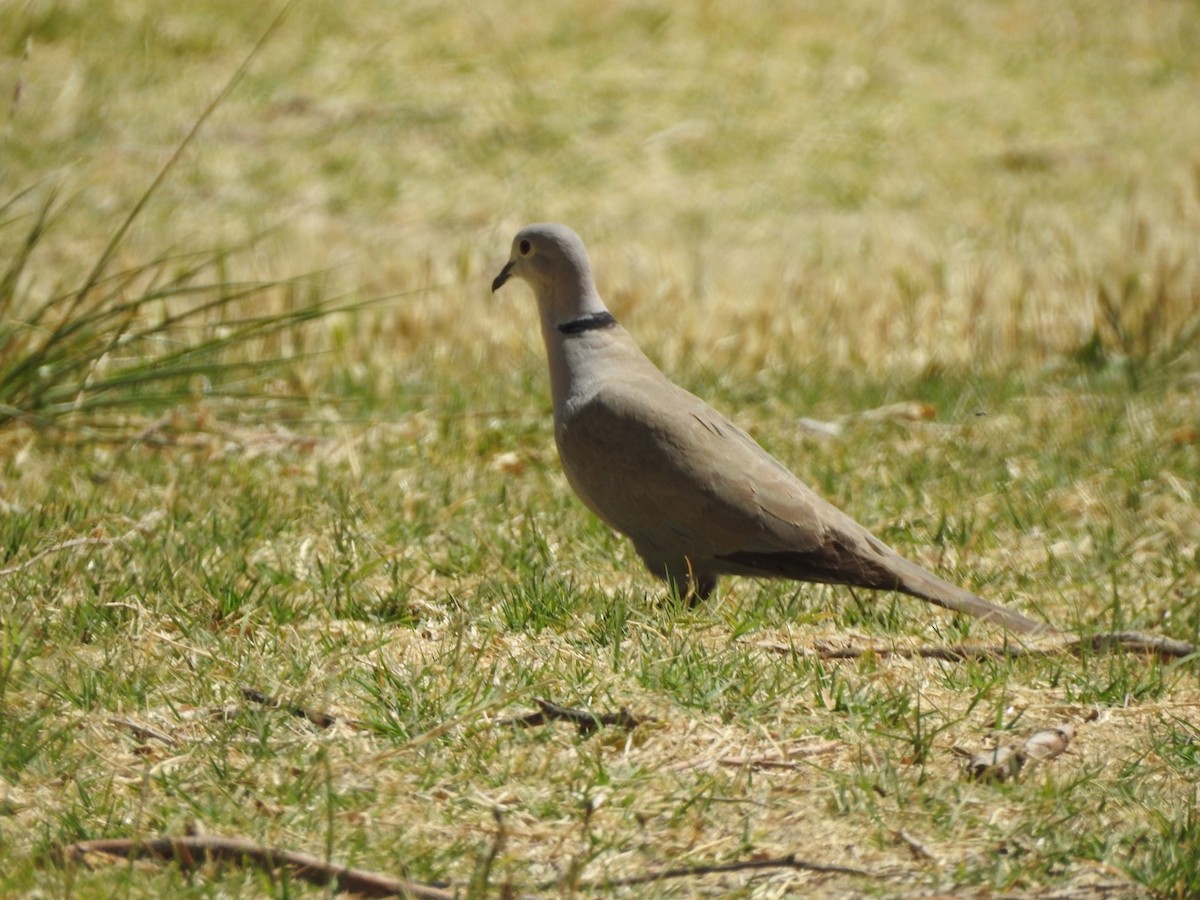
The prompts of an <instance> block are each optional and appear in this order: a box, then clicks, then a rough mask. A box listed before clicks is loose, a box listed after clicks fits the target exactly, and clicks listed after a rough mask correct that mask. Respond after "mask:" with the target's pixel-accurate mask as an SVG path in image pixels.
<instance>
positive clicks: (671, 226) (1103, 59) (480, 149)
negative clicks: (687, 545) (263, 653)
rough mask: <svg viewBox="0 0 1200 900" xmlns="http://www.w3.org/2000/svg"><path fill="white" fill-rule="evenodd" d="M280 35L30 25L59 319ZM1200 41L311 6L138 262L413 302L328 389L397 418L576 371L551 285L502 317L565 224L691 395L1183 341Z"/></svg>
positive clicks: (1165, 16)
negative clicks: (560, 358) (375, 402)
mask: <svg viewBox="0 0 1200 900" xmlns="http://www.w3.org/2000/svg"><path fill="white" fill-rule="evenodd" d="M276 9H277V7H271V6H268V5H264V4H247V3H235V2H230V0H198V2H195V3H190V4H187V5H178V4H168V3H142V2H130V0H86V2H85V0H77V2H70V0H63V2H17V3H8V4H5V5H4V6H3V7H0V42H2V45H0V49H2V51H3V55H2V58H0V88H2V89H3V92H4V95H5V96H6V97H7V99H8V103H7V109H6V111H5V114H4V119H3V122H4V126H3V135H2V139H0V185H2V187H3V191H4V193H5V197H4V199H11V198H12V197H13V196H14V195H16V194H18V193H19V192H21V191H23V190H26V189H32V191H30V193H29V194H28V195H26V196H25V197H24V198H22V199H21V201H20V202H18V203H17V204H16V205H15V206H12V207H10V208H9V209H7V210H6V212H7V216H6V218H8V219H9V220H10V221H11V220H13V219H15V218H16V217H17V216H18V215H19V214H25V213H27V212H28V211H29V210H31V209H34V208H36V207H37V204H39V203H41V202H43V201H44V198H45V194H46V192H47V191H48V190H49V189H51V188H55V189H57V191H58V193H59V197H60V198H61V199H62V200H63V205H62V208H61V211H60V216H59V218H58V220H57V221H56V222H55V225H54V229H53V232H52V236H51V237H50V238H48V239H46V240H43V241H42V242H41V245H40V246H39V247H38V248H37V256H36V259H34V260H33V261H32V263H31V265H30V266H29V267H28V268H27V270H26V271H25V272H24V273H23V278H24V280H25V283H26V284H27V286H28V291H27V292H26V296H27V300H30V301H31V300H35V299H36V298H37V297H38V296H39V291H40V292H42V293H44V292H46V291H50V290H52V289H54V287H55V286H56V285H62V284H69V283H71V282H72V280H75V281H79V280H81V279H82V278H83V276H84V275H85V274H86V273H87V271H88V270H89V269H90V267H91V266H92V265H93V264H94V262H95V260H96V258H97V257H98V255H99V254H100V252H101V251H102V249H103V247H104V245H105V243H106V241H108V239H109V238H110V237H111V236H112V234H113V232H114V230H115V228H116V227H117V225H118V224H119V223H120V221H121V220H122V218H123V217H124V216H125V215H126V214H127V212H128V210H129V209H130V208H131V207H132V206H133V204H134V203H135V202H136V201H137V199H138V198H139V196H140V195H141V193H142V192H143V191H144V190H145V189H146V187H147V185H148V183H149V181H150V180H151V178H152V177H153V175H154V173H155V172H156V171H157V170H158V169H159V168H160V167H161V166H162V165H163V164H164V162H165V161H166V160H167V158H168V157H169V156H170V154H171V153H172V151H173V149H174V148H175V147H176V146H177V145H178V143H179V142H180V140H181V139H182V138H183V136H184V135H185V134H186V132H187V131H188V129H189V128H190V127H191V125H192V124H193V123H194V122H195V121H196V120H197V118H198V116H199V115H200V112H201V111H202V110H203V108H204V107H205V105H206V104H207V103H208V102H209V101H210V100H211V99H212V98H213V97H214V96H215V94H216V93H217V91H218V90H219V88H220V86H221V85H222V84H224V83H225V81H226V80H227V79H228V78H229V77H230V76H231V74H232V73H233V71H234V70H235V69H236V67H237V66H238V64H239V63H240V62H241V61H242V60H243V59H244V58H245V57H246V56H247V55H248V53H249V52H250V50H251V48H252V47H253V46H254V44H255V42H256V41H257V40H258V38H259V37H260V35H262V33H263V32H264V30H265V29H266V28H267V26H268V24H269V23H270V21H271V19H272V18H273V16H274V15H275V12H276ZM1198 48H1200V8H1198V7H1197V6H1196V4H1194V3H1185V2H1178V0H1151V2H1145V3H1129V4H1125V3H1121V4H1094V3H1087V2H1062V3H1055V4H1049V5H1048V4H1045V3H1041V2H1036V0H1011V2H1003V3H992V2H976V3H961V2H958V0H946V2H931V3H922V4H909V3H899V2H889V3H878V2H874V0H872V2H856V0H851V2H841V0H839V2H806V3H767V4H761V5H754V6H747V5H746V4H744V3H737V2H732V0H728V2H722V0H713V2H705V3H699V4H694V5H691V6H687V7H679V6H678V5H676V4H669V3H665V2H663V3H659V2H653V0H638V2H612V3H599V4H597V3H564V4H553V5H547V4H533V3H521V2H516V3H514V2H504V3H495V2H486V0H485V2H481V3H477V4H472V5H471V6H470V7H469V8H468V7H465V6H461V5H457V4H442V3H434V2H370V0H368V2H362V3H356V4H353V5H347V4H342V3H335V2H332V0H302V2H298V3H296V4H295V6H294V7H293V8H292V9H291V10H290V13H289V15H288V16H287V17H286V19H285V21H284V22H283V23H282V25H281V27H280V28H279V29H278V30H277V31H276V32H275V33H274V34H273V35H272V37H271V38H270V39H269V41H268V42H267V43H266V45H265V47H264V48H263V49H262V51H261V53H260V54H259V55H258V56H257V57H256V58H255V59H253V60H252V62H251V64H250V67H249V71H248V74H247V75H246V77H245V78H244V80H243V81H242V82H241V83H239V84H238V85H237V86H236V88H235V90H234V91H233V93H232V95H231V96H230V97H229V98H228V99H226V100H225V101H224V102H222V103H221V104H220V106H219V108H218V109H217V111H216V113H215V115H214V117H213V119H212V120H211V121H210V122H208V123H207V124H206V126H205V127H204V129H203V130H202V131H201V133H200V135H199V138H198V140H197V141H196V142H195V143H194V144H193V145H192V146H190V147H189V148H188V149H187V151H186V153H185V154H184V157H183V159H182V160H181V162H180V164H179V165H178V167H177V168H176V169H175V170H173V171H172V172H171V173H170V176H169V177H168V179H167V180H166V182H165V183H164V185H163V186H162V187H161V188H160V189H159V190H158V191H157V193H156V194H155V195H154V196H153V198H152V199H151V202H150V203H149V204H148V205H147V207H146V208H145V210H143V211H142V213H141V214H140V215H139V217H138V218H137V220H136V221H135V223H134V227H133V229H132V230H131V232H130V234H129V235H128V237H127V238H126V240H125V241H124V242H123V244H122V245H121V247H120V250H119V253H118V258H117V260H116V263H117V265H118V266H120V265H124V266H136V265H140V264H142V263H144V262H145V261H146V260H147V259H156V258H158V257H160V256H162V255H165V254H171V253H180V252H191V251H196V250H200V249H210V248H233V247H238V248H242V249H241V250H240V251H239V252H237V253H234V254H232V255H231V256H230V258H229V259H228V260H226V261H225V262H224V263H223V266H224V267H225V268H223V270H222V271H223V273H225V274H226V275H227V277H229V278H242V277H253V278H257V279H286V278H293V277H297V276H305V275H308V274H310V273H315V272H318V271H320V272H321V273H322V274H321V275H320V276H319V277H314V278H313V279H312V280H311V284H312V285H315V287H314V288H313V289H314V290H316V291H317V292H318V293H320V294H321V295H322V296H355V297H362V298H367V297H377V296H383V295H392V294H403V296H401V297H398V298H397V299H395V300H394V301H393V302H390V303H387V304H384V305H383V306H382V307H380V308H376V309H374V310H372V311H371V312H369V313H366V312H364V313H361V314H354V315H349V314H348V315H344V316H340V317H334V318H333V319H331V320H329V322H327V323H326V331H325V332H324V333H323V334H322V336H320V337H311V336H310V338H309V339H308V340H309V341H310V342H313V344H312V345H311V346H309V345H306V346H305V347H303V348H297V349H306V350H311V349H313V348H314V346H317V347H320V348H323V349H327V348H328V347H329V346H335V347H336V349H337V353H336V354H334V355H333V356H327V357H324V358H323V359H324V362H312V363H308V364H306V366H307V368H305V369H304V371H299V370H297V371H294V372H293V374H292V377H293V378H294V379H299V380H301V381H304V380H306V379H307V380H308V381H310V382H313V383H318V382H319V383H324V384H325V385H326V386H327V387H328V386H329V384H330V382H329V377H331V375H332V372H336V373H337V377H338V378H340V379H342V380H343V386H344V387H346V389H348V390H354V391H359V392H361V394H362V395H363V396H365V397H382V396H386V395H387V394H388V392H390V391H392V390H394V389H395V386H396V383H397V381H398V380H401V379H402V378H403V377H404V374H405V373H407V374H411V373H412V372H414V371H417V370H421V369H427V368H431V369H435V370H436V369H440V368H442V367H445V366H446V365H447V364H448V363H453V364H454V365H456V366H458V365H468V364H469V365H472V366H476V365H480V366H485V367H489V368H493V369H496V370H500V369H503V370H506V371H512V370H514V369H519V370H522V371H523V370H525V369H526V367H528V368H529V371H533V369H534V368H535V367H538V366H540V365H541V363H540V353H541V351H540V347H539V346H538V337H537V334H536V331H535V329H534V327H533V326H534V318H533V315H532V312H531V310H530V309H529V307H530V306H531V304H530V302H529V300H528V297H527V296H524V295H523V292H522V291H513V292H512V293H511V294H509V295H502V296H500V297H498V298H496V299H492V298H490V296H489V293H488V285H489V281H490V278H491V276H492V275H493V274H494V273H495V271H496V270H497V269H498V268H499V266H500V265H501V264H502V263H503V261H504V260H505V258H506V256H507V253H508V247H509V242H510V240H511V236H512V234H513V233H514V231H515V230H516V229H517V228H518V227H519V226H521V225H522V224H525V223H527V222H530V221H537V220H558V221H562V222H565V223H567V224H569V225H571V226H572V227H573V228H575V229H576V230H577V231H578V232H579V233H580V234H581V236H582V237H583V238H584V240H585V242H586V243H587V244H588V246H589V249H590V250H591V253H592V256H593V260H594V263H595V266H596V268H597V274H598V279H599V283H600V287H601V291H602V293H603V294H604V295H605V296H606V298H607V299H608V301H609V303H610V305H611V306H612V307H613V308H614V310H615V312H616V313H617V314H618V316H620V317H621V318H623V319H624V320H625V321H626V324H627V325H628V326H629V327H630V328H631V329H632V330H633V331H634V333H635V335H636V336H637V337H638V339H639V340H640V342H641V343H642V344H643V345H644V346H646V348H647V349H648V350H649V351H650V353H651V355H652V356H654V357H655V358H656V359H657V360H658V361H659V362H660V363H662V364H663V365H664V366H666V367H667V368H669V369H671V370H673V371H675V372H677V373H680V374H681V375H682V376H683V377H685V378H687V377H688V375H689V373H691V374H692V375H693V376H695V374H696V373H697V372H698V371H699V370H700V369H716V370H720V371H724V372H732V373H735V374H736V373H742V374H745V373H748V372H754V371H760V370H763V369H765V368H770V367H776V368H779V369H781V370H783V371H788V370H792V369H795V370H797V371H798V372H803V371H809V372H811V371H814V370H821V371H834V372H836V371H846V372H866V373H868V375H869V377H871V378H875V379H878V378H885V377H893V376H896V375H897V374H903V373H908V374H915V373H920V372H922V371H926V370H928V369H929V367H931V366H932V367H952V368H969V369H971V370H976V371H979V370H984V371H986V370H988V369H990V368H1001V369H1011V368H1013V367H1017V368H1025V367H1035V368H1040V367H1043V366H1046V365H1048V364H1051V365H1052V364H1055V363H1056V361H1059V360H1062V359H1071V358H1078V357H1079V355H1080V354H1083V355H1084V356H1085V357H1086V358H1087V359H1088V360H1089V361H1091V362H1093V363H1095V362H1099V363H1100V364H1103V363H1105V362H1107V361H1111V360H1113V359H1118V360H1119V359H1122V358H1124V357H1126V356H1128V355H1129V354H1131V353H1141V354H1147V355H1151V354H1153V353H1157V352H1163V353H1167V352H1174V351H1175V350H1177V349H1178V347H1177V346H1175V345H1176V343H1177V342H1178V339H1179V337H1180V336H1181V335H1184V336H1186V335H1187V334H1188V332H1186V328H1187V326H1188V323H1190V322H1193V320H1194V318H1195V317H1196V315H1197V313H1198V311H1200V299H1198V296H1200V249H1198V248H1200V150H1197V148H1198V147H1200V104H1198V103H1197V98H1198V97H1200V52H1198ZM23 239H24V231H23V230H22V228H21V227H5V228H4V229H3V230H2V231H0V242H3V243H0V251H4V252H6V253H9V254H11V252H12V247H13V246H14V244H16V243H17V242H19V241H20V240H23ZM319 334H321V333H319ZM697 355H701V356H702V357H703V358H702V360H699V361H698V360H697ZM330 364H332V371H331V372H327V371H325V370H324V369H322V366H326V365H330ZM314 366H315V367H316V368H313V367H314Z"/></svg>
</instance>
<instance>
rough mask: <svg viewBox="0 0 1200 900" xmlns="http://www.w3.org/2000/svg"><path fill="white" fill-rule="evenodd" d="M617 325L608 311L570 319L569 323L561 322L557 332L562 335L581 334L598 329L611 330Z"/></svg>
mask: <svg viewBox="0 0 1200 900" xmlns="http://www.w3.org/2000/svg"><path fill="white" fill-rule="evenodd" d="M616 324H617V320H616V319H615V318H614V317H613V314H612V313H610V312H609V311H608V310H605V311H604V312H598V313H591V314H589V315H586V316H580V317H579V318H578V319H572V320H571V321H570V322H563V323H562V324H561V325H559V326H558V330H559V331H561V332H562V333H563V334H582V333H583V332H585V331H595V330H597V329H599V328H612V327H613V326H614V325H616Z"/></svg>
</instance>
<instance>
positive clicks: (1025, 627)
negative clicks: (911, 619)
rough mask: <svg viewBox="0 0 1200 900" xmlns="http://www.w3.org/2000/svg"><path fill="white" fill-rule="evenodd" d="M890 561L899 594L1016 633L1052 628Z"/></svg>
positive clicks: (898, 558)
mask: <svg viewBox="0 0 1200 900" xmlns="http://www.w3.org/2000/svg"><path fill="white" fill-rule="evenodd" d="M890 562H891V564H892V566H893V568H894V569H895V573H896V574H897V575H898V576H899V578H898V583H897V584H896V586H895V588H894V589H895V590H897V591H900V592H901V593H904V594H908V595H909V596H912V597H919V598H920V599H922V600H927V601H929V602H930V603H934V604H936V605H938V606H941V607H944V608H945V609H950V610H954V611H955V612H960V613H964V614H965V615H968V616H974V617H975V618H976V619H980V620H981V621H984V622H991V623H992V624H993V625H1000V626H1001V627H1003V628H1007V629H1008V630H1009V631H1013V632H1017V633H1019V634H1030V635H1033V634H1046V633H1049V632H1052V631H1054V629H1053V628H1052V627H1051V626H1049V625H1046V624H1045V623H1043V622H1036V621H1034V620H1033V619H1030V618H1028V617H1027V616H1023V615H1021V614H1020V613H1018V612H1013V611H1012V610H1011V609H1005V608H1004V607H1003V606H999V605H997V604H995V603H990V602H988V601H987V600H984V599H983V598H982V597H980V596H977V595H975V594H972V593H971V592H970V591H968V590H964V589H963V588H960V587H958V586H957V585H954V584H951V583H950V582H948V581H943V580H942V579H941V578H938V577H937V576H936V575H934V574H933V573H931V572H927V571H925V570H924V569H922V568H921V567H920V566H918V565H916V564H915V563H911V562H909V561H908V560H907V559H905V558H904V557H902V556H899V555H895V556H893V557H892V559H891V560H890Z"/></svg>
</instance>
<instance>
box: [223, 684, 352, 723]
mask: <svg viewBox="0 0 1200 900" xmlns="http://www.w3.org/2000/svg"><path fill="white" fill-rule="evenodd" d="M242 696H243V697H245V698H246V699H247V700H250V701H251V702H253V703H261V704H262V705H263V706H266V707H268V708H270V709H282V710H285V711H287V712H289V713H291V714H292V715H293V716H296V717H297V718H301V719H308V721H310V722H312V723H313V724H314V725H316V726H317V727H318V728H330V727H332V726H333V725H334V724H335V723H336V722H337V721H338V718H337V716H332V715H330V714H329V713H325V712H321V711H320V710H318V709H308V708H306V707H303V706H295V705H293V704H291V703H284V702H283V701H281V700H280V699H279V698H277V697H272V696H271V695H270V694H264V693H263V692H262V691H260V690H258V689H257V688H252V687H248V686H243V687H242ZM348 721H349V720H348ZM349 724H351V725H355V726H357V725H358V723H357V722H353V721H350V722H349Z"/></svg>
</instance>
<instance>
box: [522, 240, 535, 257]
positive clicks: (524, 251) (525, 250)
mask: <svg viewBox="0 0 1200 900" xmlns="http://www.w3.org/2000/svg"><path fill="white" fill-rule="evenodd" d="M519 249H520V251H521V255H522V256H528V255H529V251H530V250H531V249H532V248H531V247H530V246H529V241H521V244H520V248H519Z"/></svg>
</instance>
